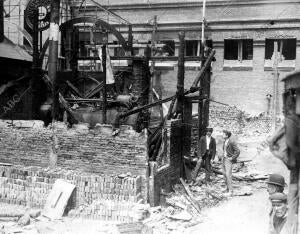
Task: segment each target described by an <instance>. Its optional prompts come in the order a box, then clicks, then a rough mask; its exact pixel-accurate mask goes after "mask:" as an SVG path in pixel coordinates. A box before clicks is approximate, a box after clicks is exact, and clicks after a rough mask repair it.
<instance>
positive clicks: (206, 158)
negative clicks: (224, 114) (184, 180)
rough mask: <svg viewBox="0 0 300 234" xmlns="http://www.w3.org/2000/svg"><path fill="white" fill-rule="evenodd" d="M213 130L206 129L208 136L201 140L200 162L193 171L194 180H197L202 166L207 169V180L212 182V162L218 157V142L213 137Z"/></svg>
mask: <svg viewBox="0 0 300 234" xmlns="http://www.w3.org/2000/svg"><path fill="white" fill-rule="evenodd" d="M212 132H213V128H207V129H206V135H205V136H202V137H201V138H200V142H199V149H198V161H197V165H196V167H195V169H194V171H193V175H192V179H193V181H195V180H196V178H197V175H198V173H199V171H200V168H201V166H202V165H204V167H205V171H206V174H205V180H206V181H210V173H211V160H212V159H214V158H215V155H216V140H215V138H213V137H212Z"/></svg>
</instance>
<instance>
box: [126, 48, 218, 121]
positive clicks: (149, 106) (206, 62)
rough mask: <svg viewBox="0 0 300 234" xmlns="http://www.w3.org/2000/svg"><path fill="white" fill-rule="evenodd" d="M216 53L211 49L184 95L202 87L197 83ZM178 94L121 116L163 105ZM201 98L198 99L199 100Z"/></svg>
mask: <svg viewBox="0 0 300 234" xmlns="http://www.w3.org/2000/svg"><path fill="white" fill-rule="evenodd" d="M215 53H216V51H215V50H212V51H211V53H210V54H209V56H208V58H207V59H206V61H205V63H204V65H203V67H202V68H201V70H200V72H199V74H198V75H197V77H196V79H195V81H194V83H193V85H192V87H191V88H190V90H188V91H185V92H184V93H183V96H186V95H188V94H190V93H194V92H196V91H199V90H200V88H201V87H197V84H198V83H199V81H200V79H201V78H202V77H203V75H204V74H205V71H206V69H207V68H208V67H209V66H210V63H211V61H212V59H213V58H214V55H215ZM178 96H179V94H178V93H177V94H175V95H173V96H171V97H168V98H165V99H162V100H159V101H157V102H153V103H150V104H147V105H144V106H141V107H139V108H136V109H134V110H131V111H128V112H126V113H124V114H121V115H120V117H121V118H124V117H127V116H129V115H132V114H135V113H138V112H140V111H143V110H146V109H149V108H151V107H154V106H156V105H161V104H162V103H165V102H169V101H171V100H172V99H173V98H178ZM199 99H203V100H204V99H206V98H205V97H200V98H199ZM199 99H198V100H199Z"/></svg>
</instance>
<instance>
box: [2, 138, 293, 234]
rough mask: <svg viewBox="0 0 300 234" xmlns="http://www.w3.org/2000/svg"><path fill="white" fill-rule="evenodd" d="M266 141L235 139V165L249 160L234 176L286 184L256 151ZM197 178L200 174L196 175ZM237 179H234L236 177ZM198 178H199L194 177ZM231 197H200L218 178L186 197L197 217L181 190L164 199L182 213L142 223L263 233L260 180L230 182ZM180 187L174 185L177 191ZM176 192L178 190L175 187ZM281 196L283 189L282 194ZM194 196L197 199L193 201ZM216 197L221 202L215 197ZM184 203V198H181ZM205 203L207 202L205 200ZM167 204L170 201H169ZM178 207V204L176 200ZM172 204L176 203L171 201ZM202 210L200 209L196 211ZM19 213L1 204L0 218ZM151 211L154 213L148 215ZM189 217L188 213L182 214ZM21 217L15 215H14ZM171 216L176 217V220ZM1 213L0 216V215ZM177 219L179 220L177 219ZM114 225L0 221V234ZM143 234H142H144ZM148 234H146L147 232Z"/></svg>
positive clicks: (67, 232)
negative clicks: (193, 203)
mask: <svg viewBox="0 0 300 234" xmlns="http://www.w3.org/2000/svg"><path fill="white" fill-rule="evenodd" d="M265 139H266V136H260V137H242V138H240V139H238V142H239V145H240V148H241V156H240V159H241V160H251V161H250V162H246V163H245V166H244V167H243V168H242V169H241V171H240V172H239V173H240V175H250V174H255V175H262V176H265V175H267V174H270V173H280V174H283V175H284V176H285V178H286V180H287V184H288V170H287V169H286V168H285V166H284V165H283V164H282V163H281V162H280V161H279V160H277V159H276V158H274V157H273V156H272V155H271V154H270V153H269V151H268V149H267V148H264V147H263V146H262V144H261V143H262V142H263V141H264V140H265ZM202 174H203V173H202ZM236 175H238V173H237V174H236ZM200 177H201V176H200ZM233 185H234V188H235V196H233V197H229V198H227V197H226V198H224V199H223V198H222V199H220V200H216V199H214V198H212V197H210V196H208V195H207V194H206V193H203V191H204V190H205V189H212V190H221V188H225V187H224V180H223V177H222V176H221V175H218V176H216V175H214V176H213V183H211V184H210V185H201V186H198V187H197V186H195V187H191V188H190V189H191V191H192V192H193V193H194V195H195V196H198V197H197V201H198V202H199V204H200V207H202V208H201V212H200V214H199V213H197V212H196V211H195V210H193V209H192V208H191V205H190V203H189V202H186V203H185V202H184V201H183V200H184V196H183V195H182V193H180V192H182V191H184V190H183V187H182V188H181V189H182V191H180V189H179V190H178V192H177V193H176V192H175V193H174V194H170V196H169V197H170V199H173V198H174V199H175V198H176V196H177V199H179V202H181V205H180V206H182V207H188V209H183V210H182V209H181V210H180V209H178V208H174V207H175V206H171V205H167V206H165V207H158V208H152V212H151V211H150V214H151V215H150V217H149V218H148V219H146V220H144V224H145V225H147V226H148V227H151V228H152V229H153V233H155V234H156V233H164V234H166V233H191V234H193V233H195V234H196V233H201V234H226V233H228V234H229V233H230V234H235V233H238V234H240V233H243V234H247V233H249V234H250V233H251V234H253V233H255V234H265V233H268V212H269V209H270V203H269V200H268V195H267V191H266V184H265V180H260V181H255V182H240V181H234V183H233ZM178 186H180V185H178ZM178 188H179V187H178ZM244 189H245V190H249V189H250V190H251V193H250V194H246V195H243V192H242V191H243V190H244ZM286 191H287V188H286ZM197 194H198V195H197ZM216 195H218V196H222V192H221V191H217V193H216ZM185 197H186V196H185ZM208 197H210V198H208ZM174 199H173V200H174ZM180 199H182V200H180ZM177 201H178V200H177ZM175 202H176V199H175ZM202 204H204V205H202ZM22 209H23V210H24V209H25V207H16V206H12V205H7V204H0V210H1V211H2V212H4V211H6V210H14V211H15V212H17V211H18V210H22ZM153 211H154V212H153ZM185 211H189V212H185ZM20 212H21V211H20ZM176 212H177V213H178V214H179V215H181V216H179V218H178V216H176V217H175V215H174V214H176ZM0 213H1V212H0ZM182 217H183V218H182ZM115 224H116V223H112V222H104V221H97V220H85V219H71V218H68V217H64V218H63V219H62V220H60V221H55V222H52V221H49V220H47V219H45V218H41V217H40V218H38V219H35V220H31V224H30V225H28V226H25V227H20V226H18V225H17V224H16V221H8V220H1V219H0V233H1V230H2V233H27V234H38V233H43V234H44V233H45V234H48V233H53V234H60V233H61V234H73V233H78V234H80V233H120V232H118V229H117V227H116V225H115ZM145 233H146V232H145ZM147 233H149V232H147Z"/></svg>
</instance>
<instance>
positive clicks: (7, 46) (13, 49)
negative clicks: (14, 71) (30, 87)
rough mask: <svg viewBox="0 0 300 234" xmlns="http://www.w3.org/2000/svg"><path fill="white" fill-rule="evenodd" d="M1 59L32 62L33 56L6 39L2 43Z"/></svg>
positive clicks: (0, 48) (0, 44)
mask: <svg viewBox="0 0 300 234" xmlns="http://www.w3.org/2000/svg"><path fill="white" fill-rule="evenodd" d="M0 57H1V58H9V59H15V60H22V61H27V62H32V56H31V55H30V54H28V53H27V51H26V50H24V49H23V48H21V47H20V46H18V45H16V44H14V43H13V42H11V41H10V40H9V39H7V38H6V37H5V38H4V41H3V42H2V43H0Z"/></svg>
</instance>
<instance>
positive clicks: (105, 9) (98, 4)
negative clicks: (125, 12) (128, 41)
mask: <svg viewBox="0 0 300 234" xmlns="http://www.w3.org/2000/svg"><path fill="white" fill-rule="evenodd" d="M90 1H91V2H92V3H94V4H95V5H96V6H97V7H99V8H100V9H101V10H103V11H105V12H107V13H110V14H112V15H113V16H115V17H117V18H119V19H121V20H123V21H124V22H125V23H126V24H131V23H130V22H129V21H127V20H126V19H124V18H122V17H121V16H119V15H118V14H116V13H114V12H112V11H110V10H108V9H107V8H106V7H104V6H102V5H101V4H100V3H98V2H96V1H94V0H90Z"/></svg>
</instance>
